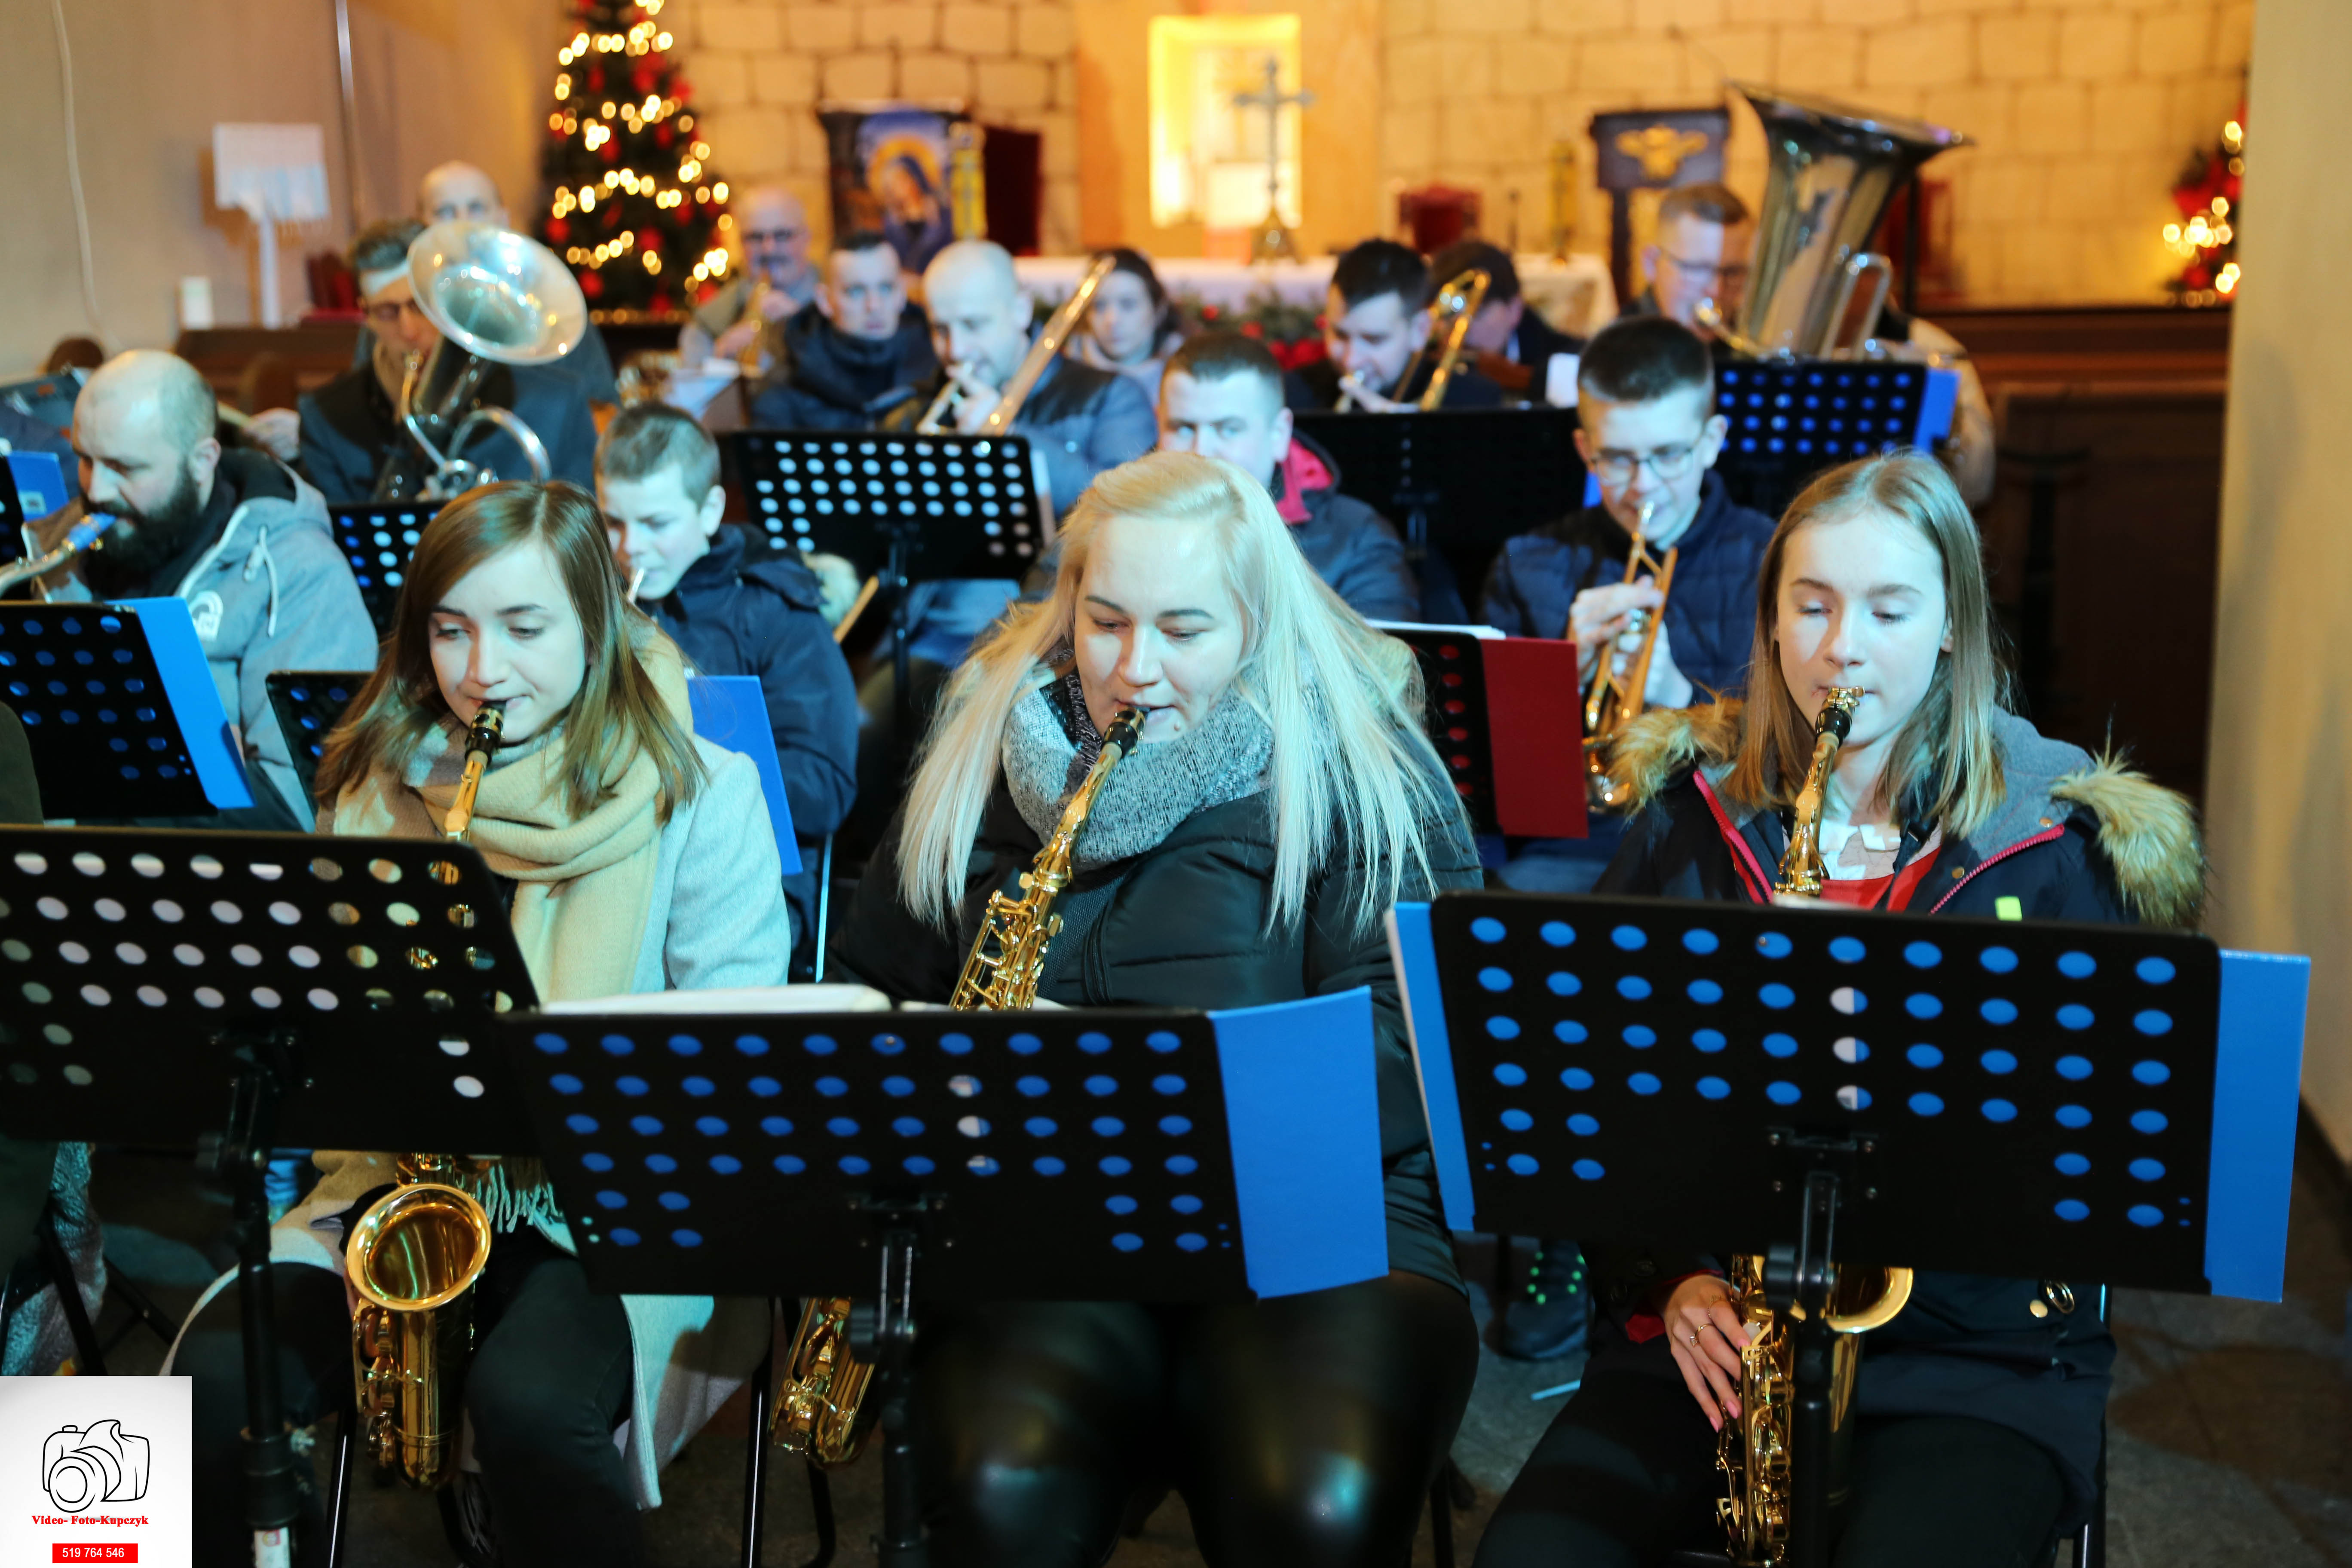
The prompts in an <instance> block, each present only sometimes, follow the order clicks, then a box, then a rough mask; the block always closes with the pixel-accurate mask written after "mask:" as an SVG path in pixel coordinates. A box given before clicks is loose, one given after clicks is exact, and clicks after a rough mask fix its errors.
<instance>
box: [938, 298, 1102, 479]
mask: <svg viewBox="0 0 2352 1568" xmlns="http://www.w3.org/2000/svg"><path fill="white" fill-rule="evenodd" d="M1117 266H1118V262H1117V260H1116V259H1114V258H1111V257H1108V256H1098V257H1097V258H1095V264H1094V265H1093V266H1092V267H1090V268H1087V275H1086V276H1085V277H1084V278H1081V279H1078V286H1077V287H1076V289H1071V290H1070V297H1069V298H1068V299H1066V300H1063V301H1062V303H1061V304H1060V306H1058V307H1057V308H1056V309H1055V311H1054V313H1053V314H1052V315H1051V316H1049V317H1047V318H1046V320H1045V325H1044V326H1043V327H1040V328H1039V329H1038V330H1037V336H1036V340H1035V341H1034V342H1032V343H1030V345H1029V352H1028V353H1027V354H1026V355H1024V357H1023V359H1022V361H1021V364H1020V367H1019V368H1018V369H1016V370H1014V371H1013V374H1012V375H1011V376H1009V377H1007V378H1006V380H1005V383H1004V386H1003V390H1002V391H1000V392H999V393H998V394H997V398H996V406H995V407H993V408H992V409H990V410H989V411H988V417H987V418H986V419H985V420H983V421H982V424H981V426H980V428H979V429H978V430H976V431H974V432H972V434H974V435H976V436H1002V435H1003V434H1004V433H1005V432H1006V431H1007V430H1009V429H1011V428H1012V427H1013V421H1014V420H1015V419H1017V418H1019V417H1020V416H1021V405H1023V404H1024V403H1025V402H1027V401H1028V399H1029V394H1030V393H1031V392H1032V391H1034V389H1035V387H1036V385H1037V378H1038V377H1039V376H1041V375H1043V374H1045V366H1046V365H1047V364H1049V363H1052V361H1053V358H1054V356H1055V354H1058V353H1061V352H1062V345H1063V344H1064V343H1066V342H1069V338H1070V334H1071V333H1072V332H1073V331H1076V330H1077V325H1078V321H1079V319H1080V318H1081V317H1083V316H1084V315H1085V314H1086V313H1087V308H1088V307H1090V306H1091V305H1093V303H1094V302H1095V294H1096V292H1097V290H1098V289H1101V288H1102V286H1103V279H1106V278H1108V277H1109V276H1110V275H1111V271H1112V269H1113V268H1116V267H1117ZM944 374H946V375H947V378H948V381H947V384H946V385H945V386H942V387H940V395H938V396H937V397H934V398H933V399H931V405H930V407H929V408H927V409H925V410H924V411H923V416H922V417H921V418H920V419H919V420H917V421H916V422H915V434H916V435H918V436H937V435H940V434H942V433H945V432H946V431H947V427H948V425H949V423H950V421H951V419H952V418H953V416H954V414H955V409H956V405H958V404H960V403H961V402H962V401H963V395H964V391H963V384H962V383H961V382H960V381H958V380H956V378H955V367H954V366H953V365H950V366H948V367H947V369H946V371H945V373H944Z"/></svg>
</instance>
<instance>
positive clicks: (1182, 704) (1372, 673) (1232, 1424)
mask: <svg viewBox="0 0 2352 1568" xmlns="http://www.w3.org/2000/svg"><path fill="white" fill-rule="evenodd" d="M1130 707H1131V708H1136V709H1139V710H1141V711H1142V713H1143V715H1144V721H1143V728H1142V740H1141V744H1140V745H1139V746H1138V747H1137V748H1136V749H1135V752H1134V754H1133V755H1132V756H1130V757H1129V758H1127V759H1126V760H1124V761H1123V762H1121V763H1120V764H1119V765H1118V768H1117V769H1116V770H1115V771H1114V772H1113V773H1111V775H1110V777H1109V780H1108V784H1107V785H1106V786H1105V788H1104V789H1103V792H1102V794H1101V795H1100V796H1099V797H1098V799H1097V802H1096V805H1095V808H1094V811H1093V814H1092V816H1090V817H1089V819H1088V821H1087V826H1086V828H1085V830H1084V831H1083V832H1082V833H1081V834H1080V835H1079V836H1078V838H1077V842H1076V875H1075V877H1074V879H1073V880H1072V882H1071V884H1070V887H1069V889H1068V890H1067V891H1066V893H1065V894H1064V895H1063V897H1062V899H1061V900H1060V902H1059V903H1058V905H1057V906H1056V907H1057V909H1058V910H1060V911H1061V912H1062V914H1063V915H1064V917H1065V924H1064V926H1063V928H1062V930H1061V931H1060V932H1059V934H1058V935H1056V936H1055V938H1054V939H1053V941H1052V942H1051V944H1050V946H1049V947H1048V949H1047V952H1046V958H1045V972H1044V978H1043V982H1042V984H1041V986H1040V989H1039V995H1040V998H1041V999H1042V1000H1044V1001H1045V1002H1049V1003H1056V1004H1062V1005H1073V1006H1076V1005H1085V1006H1108V1005H1142V1006H1184V1007H1240V1006H1250V1005H1258V1004H1264V1003H1274V1002H1282V1001H1293V1000H1298V999H1301V998H1305V997H1308V996H1314V995H1321V994H1333V993H1338V992H1342V991H1348V990H1352V989H1354V988H1355V987H1358V986H1366V985H1368V986H1370V988H1371V991H1372V996H1373V1008H1374V1018H1375V1026H1376V1030H1377V1034H1378V1052H1379V1078H1380V1101H1381V1151H1382V1156H1383V1165H1384V1169H1385V1172H1386V1177H1387V1197H1388V1215H1389V1263H1390V1272H1389V1274H1388V1275H1387V1276H1386V1277H1385V1278H1383V1279H1374V1280H1370V1281H1367V1282H1365V1283H1363V1284H1360V1285H1354V1286H1349V1287H1345V1288H1342V1289H1334V1290H1325V1291H1319V1292H1316V1293H1313V1294H1309V1295H1305V1296H1298V1297H1291V1298H1286V1299H1282V1300H1269V1301H1263V1302H1259V1303H1256V1304H1254V1305H1249V1306H1239V1307H1232V1306H1223V1307H1201V1308H1146V1307H1142V1306H1138V1305H1134V1304H1129V1303H1116V1302H1067V1301H1061V1302H1027V1303H1020V1304H1008V1305H1003V1306H989V1307H983V1308H977V1309H966V1310H957V1311H955V1312H953V1313H952V1314H950V1315H947V1316H945V1317H943V1318H939V1319H935V1320H933V1321H929V1322H927V1323H926V1326H925V1330H924V1349H923V1351H922V1352H921V1353H922V1355H923V1358H924V1359H923V1364H922V1375H921V1377H920V1378H919V1380H918V1383H917V1387H918V1389H919V1391H920V1392H919V1394H918V1397H919V1400H920V1402H921V1405H922V1408H921V1410H920V1412H919V1419H918V1421H917V1424H916V1426H917V1430H918V1432H919V1434H920V1440H921V1442H922V1443H923V1445H924V1465H923V1475H924V1477H925V1480H926V1484H927V1486H928V1488H929V1492H930V1495H929V1497H928V1499H927V1500H926V1503H927V1512H928V1513H929V1518H930V1520H931V1521H932V1528H933V1539H934V1545H933V1551H934V1552H935V1553H936V1554H937V1556H938V1559H939V1561H940V1562H941V1563H1007V1564H1020V1565H1021V1568H1055V1565H1061V1564H1067V1565H1068V1568H1093V1565H1094V1564H1096V1563H1100V1562H1101V1561H1102V1560H1103V1558H1104V1557H1105V1556H1106V1555H1108V1552H1109V1551H1110V1549H1111V1547H1112V1546H1113V1544H1114V1543H1115V1542H1116V1541H1117V1539H1118V1527H1119V1524H1120V1521H1121V1519H1122V1517H1123V1516H1124V1515H1125V1514H1126V1512H1127V1510H1128V1509H1129V1504H1130V1502H1131V1500H1133V1498H1134V1497H1135V1495H1136V1494H1138V1493H1139V1492H1143V1491H1145V1490H1146V1489H1150V1488H1153V1487H1162V1488H1164V1487H1167V1486H1174V1487H1175V1488H1177V1489H1179V1490H1181V1492H1182V1493H1183V1494H1184V1497H1185V1500H1186V1502H1187V1503H1188V1505H1189V1506H1190V1508H1191V1510H1192V1523H1193V1527H1194V1530H1195V1531H1196V1532H1197V1533H1198V1535H1199V1538H1200V1541H1201V1544H1202V1552H1203V1554H1204V1555H1205V1556H1206V1557H1207V1558H1208V1559H1209V1561H1211V1562H1213V1563H1223V1564H1238V1563H1281V1564H1284V1565H1285V1568H1289V1565H1290V1564H1293V1563H1297V1562H1300V1561H1307V1562H1313V1563H1364V1564H1373V1563H1403V1562H1405V1561H1407V1559H1408V1558H1409V1556H1410V1552H1411V1546H1412V1534H1413V1530H1414V1526H1415V1522H1416V1521H1417V1520H1418V1518H1419V1516H1420V1510H1421V1502H1422V1499H1423V1496H1424V1495H1426V1493H1427V1491H1428V1489H1429V1484H1430V1481H1431V1479H1432V1478H1433V1476H1434V1474H1435V1472H1436V1469H1437V1467H1438V1466H1439V1465H1440V1463H1442V1462H1443V1460H1444V1456H1445V1452H1446V1448H1447V1446H1448V1444H1449V1443H1450V1442H1451V1441H1452V1437H1453V1433H1454V1427H1455V1426H1456V1425H1457V1424H1458V1423H1459V1421H1460V1419H1461V1414H1462V1409H1463V1406H1464V1405H1465V1402H1466V1400H1467V1398H1468V1395H1469V1389H1470V1382H1471V1378H1472V1375H1473V1373H1474V1372H1475V1365H1476V1339H1475V1331H1474V1329H1473V1326H1472V1321H1471V1317H1470V1312H1469V1307H1468V1303H1467V1301H1466V1300H1465V1297H1464V1294H1463V1289H1462V1285H1461V1281H1460V1279H1459V1278H1458V1277H1457V1276H1456V1274H1455V1272H1454V1264H1453V1258H1452V1255H1451V1252H1450V1250H1449V1247H1448V1246H1447V1242H1446V1237H1445V1233H1444V1229H1443V1227H1442V1226H1441V1225H1440V1222H1439V1219H1438V1210H1437V1199H1436V1191H1435V1186H1434V1181H1433V1172H1432V1165H1431V1162H1430V1154H1429V1147H1428V1132H1427V1129H1426V1127H1425V1125H1424V1123H1423V1118H1422V1112H1421V1101H1420V1094H1419V1090H1418V1088H1417V1085H1416V1082H1415V1079H1414V1077H1413V1069H1412V1060H1411V1058H1410V1055H1409V1052H1408V1047H1407V1045H1406V1041H1405V1036H1404V1027H1403V1022H1402V1016H1401V1014H1400V1012H1399V1009H1398V1002H1397V988H1396V981H1395V978H1394V976H1393V973H1391V967H1390V963H1389V955H1388V951H1387V944H1386V940H1385V937H1384V935H1383V930H1382V917H1383V915H1384V914H1385V912H1386V910H1388V909H1389V908H1390V906H1391V905H1392V904H1394V903H1396V902H1398V901H1400V900H1420V899H1426V898H1428V897H1429V896H1430V895H1431V894H1432V893H1433V891H1435V890H1436V889H1441V888H1446V887H1464V886H1475V885H1476V884H1477V881H1478V879H1479V876H1478V870H1477V861H1476V856H1475V850H1474V849H1473V847H1472V845H1471V841H1470V834H1469V827H1468V824H1467V821H1466V820H1465V816H1464V814H1463V811H1462V808H1461V805H1460V803H1459V802H1458V800H1457V799H1456V798H1455V796H1454V792H1453V790H1452V788H1451V787H1450V785H1449V784H1448V782H1447V780H1446V778H1445V776H1444V769H1443V767H1442V765H1441V764H1440V763H1439V761H1438V758H1437V756H1436V753H1435V752H1433V750H1432V749H1431V746H1430V744H1429V742H1428V740H1427V738H1426V737H1425V736H1424V734H1423V730H1422V693H1421V684H1420V679H1419V675H1418V670H1417V668H1416V667H1415V665H1414V663H1413V660H1412V655H1411V653H1410V652H1409V651H1408V650H1407V649H1406V648H1405V647H1403V646H1402V645H1401V644H1399V643H1396V642H1394V641H1393V640H1391V639H1390V638H1388V637H1383V636H1381V634H1379V633H1378V632H1375V631H1373V630H1372V629H1371V628H1370V626H1366V625H1365V624H1364V623H1363V622H1362V621H1361V620H1360V619H1359V618H1357V616H1355V615H1354V614H1353V613H1352V612H1350V611H1349V610H1348V608H1347V607H1346V606H1345V605H1342V604H1341V603H1340V602H1339V598H1338V597H1337V596H1336V595H1333V594H1332V593H1331V591H1330V590H1329V589H1328V587H1326V586H1324V584H1322V583H1321V582H1320V581H1319V580H1318V578H1317V577H1316V576H1315V574H1314V573H1313V571H1312V569H1311V568H1310V567H1308V565H1307V562H1306V560H1305V558H1304V557H1303V556H1302V555H1300V553H1299V552H1298V549H1297V545H1296V544H1294V543H1293V542H1291V540H1290V538H1289V535H1288V533H1287V531H1286V527H1285V525H1284V523H1283V521H1282V520H1281V518H1280V517H1279V516H1278V515H1277V514H1276V511H1275V509H1274V503H1273V501H1272V500H1269V499H1268V497H1267V495H1266V493H1265V490H1264V489H1262V488H1261V487H1259V486H1258V485H1257V484H1256V483H1255V482H1254V481H1253V480H1251V479H1249V478H1248V477H1247V476H1246V475H1244V473H1243V472H1242V471H1241V470H1240V469H1238V468H1234V467H1233V466H1232V465H1231V464H1228V463H1225V462H1223V461H1220V460H1217V459H1214V458H1202V457H1198V456H1195V455H1193V454H1191V453H1184V452H1161V453H1155V454H1153V455H1152V456H1150V457H1146V458H1139V459H1138V460H1136V461H1135V462H1132V463H1129V464H1127V465H1126V466H1124V467H1122V468H1115V469H1112V470H1111V471H1110V472H1108V473H1106V474H1104V475H1103V476H1102V477H1101V478H1100V479H1097V480H1096V482H1095V485H1094V488H1093V489H1091V490H1090V491H1089V492H1088V493H1087V496H1086V497H1085V499H1084V500H1081V501H1080V503H1079V504H1078V506H1077V507H1076V510H1074V511H1073V512H1072V514H1071V516H1070V518H1069V520H1068V521H1067V524H1066V527H1065V528H1064V530H1063V531H1062V534H1061V559H1060V564H1059V569H1058V571H1057V573H1056V575H1055V580H1054V586H1053V592H1052V594H1051V595H1050V596H1048V597H1047V598H1046V599H1045V600H1044V601H1043V602H1042V603H1038V604H1034V605H1020V606H1016V607H1015V608H1014V609H1013V611H1012V612H1011V613H1010V614H1009V615H1008V616H1007V617H1006V618H1005V620H1004V621H1003V622H1002V623H1001V624H1000V626H998V628H997V630H996V632H995V633H994V635H993V636H992V637H990V638H989V639H988V640H987V641H986V642H984V643H983V644H982V646H981V647H979V648H977V649H976V650H975V651H974V652H973V654H972V657H971V659H970V661H969V662H968V663H967V664H966V665H965V666H964V667H963V668H962V669H961V672H959V674H958V675H957V677H956V679H955V681H954V683H953V684H952V686H951V687H950V689H949V691H948V693H947V697H946V700H945V703H944V706H943V708H942V710H941V712H940V717H939V719H938V721H937V722H936V724H935V725H934V727H933V729H932V731H931V734H930V737H929V742H928V743H927V744H926V746H925V747H924V750H923V752H922V755H921V758H920V760H919V764H918V767H917V771H916V776H915V781H914V787H913V790H912V792H911V794H910V795H909V796H908V802H907V805H906V806H905V807H904V809H903V810H902V812H901V813H900V815H899V816H898V819H897V820H896V821H895V822H894V823H893V824H892V826H891V827H890V829H889V831H888V833H887V835H886V837H885V841H884V847H883V848H882V850H881V852H879V853H878V854H877V856H876V858H875V859H874V861H873V862H872V864H870V865H869V866H868V868H867V870H866V878H865V879H864V881H863V882H862V883H861V884H860V885H859V888H858V893H857V898H856V904H855V907H854V908H853V910H851V912H850V914H849V917H848V919H847V921H846V922H845V925H844V927H843V929H842V930H841V931H840V932H839V933H838V935H837V936H836V937H835V941H834V943H833V948H832V965H833V967H832V974H833V975H834V977H835V978H839V979H845V980H859V981H864V982H865V983H866V984H870V985H873V986H876V987H877V988H878V989H880V990H882V991H885V992H887V993H888V994H891V995H893V996H897V997H901V998H908V999H913V1000H918V1001H925V1002H944V1001H946V1000H948V998H949V996H950V994H951V993H952V992H953V989H954V987H955V984H956V979H957V976H958V973H959V972H960V971H961V967H962V963H963V960H964V955H965V953H966V952H967V951H968V949H969V948H970V947H971V942H972V940H973V937H974V935H975V934H976V932H977V931H978V929H979V925H980V921H981V918H982V910H983V908H984V906H985V905H986V903H987V900H988V899H989V896H990V895H991V894H992V893H996V892H999V891H1007V892H1011V893H1013V894H1014V896H1017V895H1018V887H1017V879H1018V878H1019V876H1020V874H1021V873H1022V872H1023V871H1025V870H1027V869H1028V868H1029V866H1030V863H1031V861H1032V860H1033V859H1034V858H1035V856H1036V854H1037V851H1038V848H1039V847H1040V845H1041V843H1042V842H1043V839H1044V837H1045V836H1046V835H1047V834H1049V833H1050V832H1051V831H1052V830H1053V827H1054V826H1055V823H1056V822H1057V821H1058V819H1059V818H1060V816H1061V813H1062V810H1063V807H1064V805H1065V804H1066V802H1067V800H1068V799H1069V797H1070V795H1071V794H1072V793H1073V791H1074V789H1075V787H1076V784H1077V783H1078V782H1079V780H1080V779H1081V778H1082V777H1083V776H1084V773H1085V771H1086V769H1087V767H1088V766H1089V765H1091V763H1092V761H1093V759H1094V757H1095V755H1096V754H1097V751H1098V749H1099V746H1100V743H1101V735H1102V732H1103V731H1105V730H1106V729H1107V728H1108V726H1109V725H1110V723H1111V721H1112V720H1113V718H1114V717H1115V716H1116V715H1117V714H1118V712H1119V711H1120V710H1123V709H1126V708H1130Z"/></svg>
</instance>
